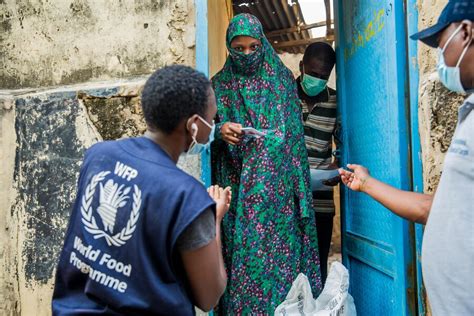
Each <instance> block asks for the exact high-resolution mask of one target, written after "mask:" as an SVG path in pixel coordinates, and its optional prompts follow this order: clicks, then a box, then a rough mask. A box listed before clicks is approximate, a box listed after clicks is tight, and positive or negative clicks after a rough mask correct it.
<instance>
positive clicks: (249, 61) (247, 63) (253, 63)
mask: <svg viewBox="0 0 474 316" xmlns="http://www.w3.org/2000/svg"><path fill="white" fill-rule="evenodd" d="M229 53H230V56H231V57H232V61H233V63H234V66H235V68H236V70H237V71H239V72H241V73H244V74H252V73H254V72H255V71H256V70H257V69H258V68H259V67H260V65H261V64H262V60H263V48H262V45H259V47H258V48H257V50H256V51H254V52H253V53H250V54H248V55H246V54H244V53H242V52H238V51H236V50H234V49H230V50H229Z"/></svg>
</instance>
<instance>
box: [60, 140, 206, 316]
mask: <svg viewBox="0 0 474 316" xmlns="http://www.w3.org/2000/svg"><path fill="white" fill-rule="evenodd" d="M209 207H212V208H215V205H214V202H213V200H212V199H211V198H210V196H209V194H208V193H207V192H206V190H205V188H204V187H203V186H202V184H201V183H199V182H198V181H197V180H196V179H194V178H193V177H191V176H190V175H188V174H186V173H185V172H183V171H182V170H180V169H178V168H177V167H176V165H175V164H174V162H173V161H172V160H171V159H170V157H169V156H168V155H167V154H166V153H165V152H164V151H163V150H162V149H161V148H160V147H159V146H158V145H157V144H155V143H154V142H153V141H151V140H149V139H147V138H145V137H139V138H130V139H125V140H119V141H110V142H103V143H99V144H96V145H94V146H93V147H91V148H90V149H89V150H88V151H87V152H86V155H85V158H84V163H83V166H82V169H81V172H80V175H79V182H78V190H77V198H76V201H75V204H74V208H73V211H72V214H71V219H70V223H69V227H68V230H67V233H66V237H65V243H64V247H63V250H62V252H61V256H60V260H59V264H58V268H57V273H56V283H55V289H54V294H53V303H52V304H53V306H52V307H53V314H54V315H68V314H71V315H72V314H75V315H77V314H107V315H111V314H112V315H113V314H136V315H147V314H153V315H164V314H174V315H193V314H194V307H193V304H192V302H191V299H190V295H189V290H188V289H187V286H186V284H187V281H186V278H185V273H184V270H183V267H182V264H181V260H180V257H179V254H178V253H176V251H175V249H174V246H175V243H176V240H177V239H178V237H179V236H180V234H181V233H182V232H183V230H184V229H185V228H186V227H188V226H189V224H190V223H192V221H193V220H194V219H196V217H198V216H199V215H200V214H201V213H202V212H203V211H204V210H206V209H207V208H209Z"/></svg>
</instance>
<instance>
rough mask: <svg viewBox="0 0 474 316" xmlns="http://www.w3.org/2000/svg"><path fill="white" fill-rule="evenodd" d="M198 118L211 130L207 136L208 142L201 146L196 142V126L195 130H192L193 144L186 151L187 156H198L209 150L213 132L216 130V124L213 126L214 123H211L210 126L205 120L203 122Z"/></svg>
mask: <svg viewBox="0 0 474 316" xmlns="http://www.w3.org/2000/svg"><path fill="white" fill-rule="evenodd" d="M198 118H199V119H200V120H201V121H202V122H203V123H204V124H206V125H207V126H208V127H209V128H210V129H211V133H210V134H209V140H208V141H207V143H205V144H201V143H199V142H198V141H197V140H196V136H197V133H198V128H197V125H196V129H194V133H193V135H192V138H193V142H192V143H191V145H190V146H189V148H188V151H187V152H186V154H187V155H198V154H200V153H202V152H203V151H205V150H207V149H209V147H210V146H211V143H212V142H213V141H214V132H215V130H216V124H214V121H213V122H212V126H211V125H210V124H209V123H208V122H206V120H204V119H203V118H201V117H200V116H198Z"/></svg>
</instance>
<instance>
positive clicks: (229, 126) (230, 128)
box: [221, 122, 242, 145]
mask: <svg viewBox="0 0 474 316" xmlns="http://www.w3.org/2000/svg"><path fill="white" fill-rule="evenodd" d="M221 136H222V139H223V140H224V141H225V142H226V143H228V144H231V145H237V144H238V143H240V137H241V136H242V124H238V123H232V122H227V123H224V124H223V125H222V127H221Z"/></svg>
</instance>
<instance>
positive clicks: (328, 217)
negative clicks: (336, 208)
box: [316, 213, 334, 285]
mask: <svg viewBox="0 0 474 316" xmlns="http://www.w3.org/2000/svg"><path fill="white" fill-rule="evenodd" d="M333 219H334V213H330V214H327V213H316V229H317V230H318V247H319V262H320V265H321V281H322V282H323V285H324V283H326V278H327V276H328V255H329V248H330V247H331V238H332V225H333Z"/></svg>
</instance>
